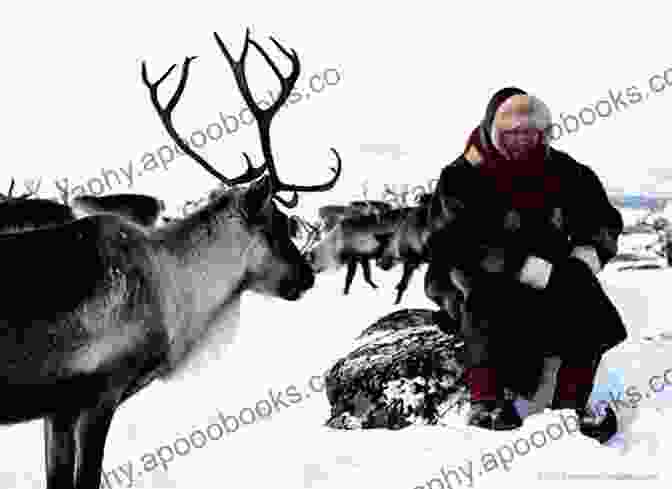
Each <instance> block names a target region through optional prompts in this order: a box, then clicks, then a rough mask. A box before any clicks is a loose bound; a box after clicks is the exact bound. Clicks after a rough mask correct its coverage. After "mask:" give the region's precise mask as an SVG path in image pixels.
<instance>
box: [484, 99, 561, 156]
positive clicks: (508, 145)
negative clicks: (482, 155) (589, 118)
mask: <svg viewBox="0 0 672 489" xmlns="http://www.w3.org/2000/svg"><path fill="white" fill-rule="evenodd" d="M551 123H552V120H551V112H550V110H549V109H548V107H547V106H546V104H545V103H544V102H542V101H541V100H540V99H539V98H538V97H536V96H534V95H529V94H527V93H526V92H524V91H523V90H521V89H519V88H515V87H508V88H504V89H502V90H500V91H498V92H497V93H495V95H494V96H493V97H492V98H491V99H490V102H489V103H488V107H487V109H486V114H485V118H484V120H483V122H482V124H481V127H482V130H483V133H484V134H483V136H484V137H485V139H486V141H487V143H489V144H491V145H492V146H493V147H494V148H495V149H496V150H497V151H498V152H499V153H501V154H502V155H503V156H504V157H506V158H507V159H509V160H514V161H516V160H518V161H520V160H525V159H527V158H528V157H530V155H532V154H533V153H535V152H537V151H539V150H542V149H544V147H545V146H546V145H547V144H548V142H549V139H550V133H551Z"/></svg>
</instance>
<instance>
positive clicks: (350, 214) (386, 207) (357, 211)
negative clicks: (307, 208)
mask: <svg viewBox="0 0 672 489" xmlns="http://www.w3.org/2000/svg"><path fill="white" fill-rule="evenodd" d="M391 210H392V206H391V205H390V204H388V203H387V202H383V201H381V200H353V201H352V202H350V204H349V205H347V206H343V205H327V206H323V207H321V208H320V209H319V211H318V214H319V216H320V219H321V220H322V222H323V223H324V225H323V228H322V229H321V231H320V232H319V233H317V234H318V238H319V239H321V238H322V236H324V235H326V233H328V232H330V231H331V230H332V229H334V228H336V226H338V224H339V223H341V222H342V221H344V220H346V219H355V218H358V217H360V216H374V221H375V220H379V219H380V216H382V215H383V214H384V213H385V212H389V211H391ZM337 235H338V233H336V234H335V236H337ZM374 257H375V254H373V255H372V254H371V251H369V249H368V248H366V247H364V248H362V249H361V253H352V254H351V255H350V256H348V257H347V258H346V262H345V264H346V266H347V271H346V275H345V286H344V288H343V294H344V295H348V294H349V293H350V287H351V285H352V281H353V280H354V278H355V274H356V273H357V265H360V266H361V267H362V273H363V275H364V281H365V282H366V283H367V284H369V285H370V286H371V287H372V288H374V289H377V288H378V285H376V284H375V283H374V282H373V279H372V278H371V263H370V262H371V260H372V259H373V258H374Z"/></svg>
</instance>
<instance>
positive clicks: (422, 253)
mask: <svg viewBox="0 0 672 489" xmlns="http://www.w3.org/2000/svg"><path fill="white" fill-rule="evenodd" d="M431 195H432V194H422V195H420V196H418V197H417V199H416V201H417V203H418V205H417V206H415V207H406V208H403V209H404V217H403V219H402V220H401V222H400V223H399V226H397V228H396V229H395V231H394V233H393V235H392V237H391V238H390V240H389V241H388V244H387V246H386V247H385V249H384V250H383V251H382V253H381V254H380V257H379V258H378V259H377V260H376V265H377V266H378V267H379V268H380V269H382V270H385V271H387V270H391V269H392V268H393V267H395V266H396V265H398V264H400V263H402V264H403V273H402V276H401V280H400V281H399V283H398V284H397V286H396V289H397V296H396V299H395V301H394V304H395V305H396V304H399V303H400V302H401V299H402V297H403V295H404V292H406V289H407V288H408V285H409V283H410V280H411V277H412V276H413V273H415V271H416V270H417V269H418V268H419V267H420V265H422V264H425V263H429V255H428V250H427V247H426V244H427V241H428V239H429V235H430V232H431V229H430V222H429V214H428V205H429V201H430V199H431Z"/></svg>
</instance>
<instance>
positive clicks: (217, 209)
mask: <svg viewBox="0 0 672 489" xmlns="http://www.w3.org/2000/svg"><path fill="white" fill-rule="evenodd" d="M249 34H250V31H249V29H247V30H246V32H245V42H244V46H243V50H242V54H241V56H240V58H239V60H237V61H236V60H234V59H233V57H232V56H231V55H230V54H229V51H228V49H227V48H226V46H225V45H224V43H223V42H222V41H221V39H220V38H219V36H218V35H217V33H215V34H214V36H215V40H216V41H217V44H218V45H219V48H220V49H221V51H222V53H223V54H224V57H225V58H226V60H227V62H228V63H229V65H230V66H231V69H232V70H233V74H234V77H235V80H236V83H237V86H238V89H239V90H240V92H241V95H242V97H243V99H244V100H245V103H246V104H247V107H248V108H249V110H250V112H251V113H252V115H253V116H254V118H255V120H256V122H257V128H258V130H259V137H260V142H261V150H262V154H263V158H264V163H263V164H262V165H260V166H257V167H254V166H253V165H252V162H251V160H250V158H249V156H248V155H247V154H245V153H244V154H243V155H244V157H245V160H246V162H247V169H246V171H245V172H244V173H243V174H242V175H240V176H238V177H235V178H227V177H225V176H224V175H222V174H221V173H219V172H218V171H217V170H215V169H214V168H213V167H212V166H211V165H210V164H208V163H207V162H206V161H205V160H204V159H203V158H202V157H201V156H200V155H199V154H197V153H196V152H195V151H194V150H193V149H192V148H191V147H189V146H188V145H187V144H186V142H185V141H184V140H183V139H182V138H181V137H180V136H179V134H178V133H177V131H176V130H175V128H174V126H173V122H172V111H173V109H174V108H175V106H176V104H177V102H178V100H179V98H180V96H181V95H182V92H183V91H184V87H185V84H186V80H187V77H188V72H189V66H190V64H191V62H192V61H193V60H194V59H196V58H195V57H187V58H186V60H185V62H184V64H183V66H182V77H181V79H180V81H179V84H178V86H177V89H176V91H175V93H174V94H173V96H172V98H171V99H170V101H169V102H168V104H167V105H166V106H165V107H162V106H161V104H160V103H159V100H158V93H157V92H158V85H159V84H160V83H161V82H162V81H163V80H164V79H165V78H166V77H167V76H168V75H169V74H170V72H171V71H172V70H173V69H174V68H175V66H176V65H173V66H172V67H171V68H170V69H169V70H168V71H167V72H166V73H165V74H164V75H163V76H162V77H161V78H160V79H159V80H158V81H157V82H155V83H150V82H149V80H148V78H147V70H146V66H145V63H144V62H143V64H142V76H143V80H144V82H145V84H146V85H147V87H148V88H149V91H150V96H151V99H152V103H153V105H154V107H155V109H156V110H157V112H158V114H159V116H160V118H161V121H162V122H163V125H164V127H165V129H166V131H167V132H168V134H169V135H170V136H171V137H172V138H173V140H174V141H175V143H176V144H177V146H178V147H179V148H180V149H181V150H182V151H183V152H184V153H185V154H187V155H188V156H190V157H191V158H192V159H193V160H194V161H196V163H198V164H199V165H201V166H202V167H203V168H204V169H205V170H207V171H208V172H209V173H210V174H212V175H213V176H215V177H216V178H218V179H219V180H220V182H222V183H223V184H225V185H226V186H228V187H229V189H224V190H222V191H221V192H219V194H220V195H216V194H215V195H212V196H211V197H212V198H213V200H212V202H210V204H208V205H207V206H206V207H205V208H203V209H201V210H200V211H198V212H196V215H195V216H191V217H192V221H194V222H195V224H194V225H202V226H203V228H204V232H205V234H206V235H215V236H217V235H222V234H223V233H225V234H226V235H227V240H224V242H227V243H230V246H240V247H241V249H244V254H245V256H244V257H242V258H243V260H241V262H242V263H243V268H244V269H243V270H241V271H240V273H241V274H242V276H243V283H244V284H245V286H246V288H249V289H251V290H255V291H257V292H261V293H265V294H269V295H273V296H278V297H282V298H284V299H287V300H296V299H298V298H299V297H301V295H302V294H303V292H305V291H306V290H308V289H310V288H311V287H312V286H313V284H314V281H315V278H314V273H313V271H312V269H311V268H310V266H309V265H308V264H307V263H306V260H305V258H304V257H303V256H302V255H301V253H300V252H299V249H298V248H297V247H296V245H295V244H294V242H293V241H292V235H293V234H294V233H293V232H292V226H293V224H292V221H291V220H290V218H289V217H288V216H287V215H286V214H285V213H284V212H283V211H281V210H280V209H279V208H278V206H277V205H276V201H277V202H278V203H280V204H282V205H284V206H285V207H287V208H293V207H296V205H297V204H298V193H297V192H323V191H326V190H329V189H331V188H333V186H334V185H335V184H336V181H337V180H338V178H339V176H340V173H341V159H340V156H339V155H338V153H337V152H336V150H335V149H333V148H332V149H331V151H332V152H333V153H334V155H335V156H336V159H337V163H338V164H337V167H336V168H332V171H333V172H334V175H333V177H332V178H331V179H330V180H329V181H327V182H325V183H322V184H319V185H309V186H306V185H290V184H286V183H284V182H282V181H281V180H280V178H279V176H278V173H277V171H276V167H275V163H274V159H273V152H272V149H271V140H270V127H271V122H272V120H273V116H274V115H275V114H276V113H277V111H278V110H279V109H280V107H282V106H283V105H284V104H285V103H286V101H287V99H288V97H289V95H290V93H291V91H292V89H293V87H294V85H295V83H296V81H297V79H298V77H299V73H300V63H299V58H298V55H297V54H296V51H294V50H291V52H289V51H287V50H286V49H285V48H284V47H282V46H281V45H280V44H279V43H278V42H277V41H276V40H275V39H274V38H272V37H271V38H270V39H271V41H272V42H273V43H274V44H275V46H276V47H277V48H278V49H279V50H280V51H281V52H282V53H283V54H284V55H285V56H287V57H288V58H289V60H290V62H291V65H292V71H291V73H290V75H289V76H288V77H285V76H283V75H282V74H281V73H280V71H279V69H278V67H277V66H276V65H275V63H274V62H273V61H272V60H271V58H270V57H269V56H268V54H267V53H266V52H265V51H264V49H263V48H262V47H261V46H260V45H259V44H258V43H257V42H255V41H254V40H251V39H250V37H249ZM250 45H252V46H254V48H255V49H256V50H257V51H258V52H259V54H260V55H261V56H262V57H263V58H264V60H265V61H266V62H267V63H268V64H269V65H270V67H271V69H272V71H273V72H274V73H275V75H276V76H277V77H278V79H279V81H280V86H281V92H280V94H279V96H278V98H277V99H276V100H275V101H274V102H273V104H272V105H271V106H270V107H268V108H266V109H261V108H260V107H259V105H257V103H256V102H255V101H254V99H253V96H252V93H251V91H250V88H249V86H248V82H247V77H246V73H245V58H246V56H247V53H248V49H249V46H250ZM242 183H250V185H249V186H248V187H247V188H246V189H242V188H240V187H237V186H238V185H239V184H242ZM281 191H292V192H293V196H292V198H291V199H290V200H284V199H282V198H281V197H280V196H279V195H277V193H278V192H281ZM199 222H200V224H199Z"/></svg>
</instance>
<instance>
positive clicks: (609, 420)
mask: <svg viewBox="0 0 672 489" xmlns="http://www.w3.org/2000/svg"><path fill="white" fill-rule="evenodd" d="M576 416H577V417H578V418H579V431H580V432H581V434H583V435H584V436H587V437H589V438H593V439H595V440H597V441H598V443H600V444H601V445H604V444H605V443H607V442H608V441H609V440H610V439H611V437H612V436H614V435H615V434H616V433H618V418H617V417H616V413H615V412H614V410H613V409H611V406H607V407H606V408H605V409H604V412H603V413H596V412H594V411H592V410H590V409H589V408H587V407H586V408H583V409H577V410H576Z"/></svg>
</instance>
